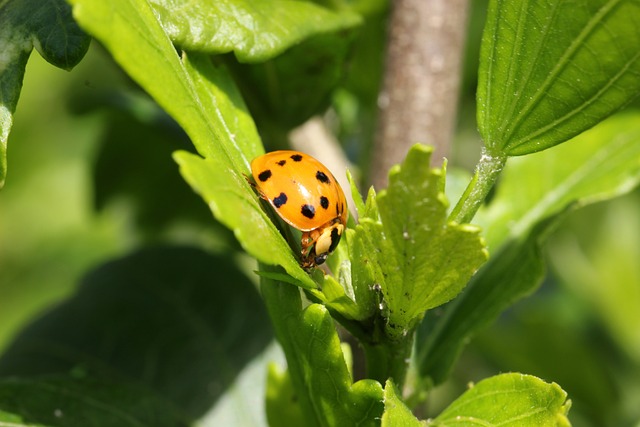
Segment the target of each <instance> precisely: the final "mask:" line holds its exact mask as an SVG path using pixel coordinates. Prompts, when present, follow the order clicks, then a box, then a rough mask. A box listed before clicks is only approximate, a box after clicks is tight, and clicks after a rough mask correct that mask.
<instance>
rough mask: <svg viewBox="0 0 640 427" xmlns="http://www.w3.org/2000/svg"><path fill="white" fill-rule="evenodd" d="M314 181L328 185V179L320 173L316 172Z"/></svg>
mask: <svg viewBox="0 0 640 427" xmlns="http://www.w3.org/2000/svg"><path fill="white" fill-rule="evenodd" d="M316 179H317V180H318V181H320V182H321V183H323V184H329V182H330V181H329V177H328V176H327V175H326V174H325V173H324V172H321V171H318V172H316Z"/></svg>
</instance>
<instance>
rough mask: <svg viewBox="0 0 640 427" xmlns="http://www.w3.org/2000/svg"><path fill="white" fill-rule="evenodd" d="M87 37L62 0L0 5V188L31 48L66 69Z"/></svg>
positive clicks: (82, 52) (12, 0) (79, 56)
mask: <svg viewBox="0 0 640 427" xmlns="http://www.w3.org/2000/svg"><path fill="white" fill-rule="evenodd" d="M89 41H90V38H89V37H88V36H87V35H86V34H84V33H83V32H82V31H81V30H80V28H79V27H78V25H77V24H76V23H75V21H74V20H73V19H72V18H71V8H70V7H69V5H68V4H67V3H66V2H65V1H64V0H50V1H46V2H43V1H40V0H8V1H4V2H2V3H1V4H0V46H2V58H1V59H0V188H2V186H3V185H4V181H5V178H6V174H7V158H6V155H7V140H8V138H9V132H10V130H11V126H12V125H13V113H14V112H15V110H16V105H17V104H18V98H19V97H20V90H21V89H22V80H23V78H24V70H25V67H26V65H27V60H28V59H29V55H31V50H32V49H33V48H34V47H35V48H36V49H37V50H38V52H39V53H40V55H42V57H43V58H44V59H46V60H47V61H48V62H50V63H51V64H53V65H55V66H56V67H60V68H63V69H65V70H69V69H71V68H73V67H74V66H75V65H76V64H77V63H78V62H80V60H81V59H82V58H83V57H84V55H85V53H87V49H88V48H89Z"/></svg>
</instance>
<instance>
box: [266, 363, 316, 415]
mask: <svg viewBox="0 0 640 427" xmlns="http://www.w3.org/2000/svg"><path fill="white" fill-rule="evenodd" d="M267 375H268V377H267V397H266V406H267V420H268V421H269V426H270V427H278V426H283V427H286V426H304V425H307V423H308V421H307V420H308V418H307V417H306V416H305V414H304V413H303V412H302V408H301V407H300V404H299V402H298V401H297V395H296V391H295V389H294V388H293V384H292V383H291V377H290V375H289V373H288V372H287V371H279V370H278V368H277V367H276V366H275V364H271V365H269V371H268V372H267Z"/></svg>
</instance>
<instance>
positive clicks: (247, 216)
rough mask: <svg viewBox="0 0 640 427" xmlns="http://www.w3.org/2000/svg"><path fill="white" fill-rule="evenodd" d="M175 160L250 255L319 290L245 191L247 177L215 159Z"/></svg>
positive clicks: (192, 157) (177, 156)
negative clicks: (225, 166)
mask: <svg viewBox="0 0 640 427" xmlns="http://www.w3.org/2000/svg"><path fill="white" fill-rule="evenodd" d="M174 159H175V160H176V162H178V164H179V165H180V173H181V174H182V176H183V177H184V179H185V180H186V181H187V182H188V183H189V185H191V186H192V187H193V188H194V189H195V190H196V192H198V193H199V194H200V195H201V196H202V197H203V198H204V199H205V201H206V202H207V203H208V204H209V207H210V208H211V210H212V211H213V213H214V215H215V216H216V218H218V220H219V221H220V222H221V223H223V224H224V225H226V226H227V227H229V228H230V229H232V230H234V233H235V235H236V237H237V238H238V240H239V241H240V244H241V245H242V247H243V248H244V249H245V250H246V251H247V252H248V253H249V254H251V255H253V256H255V257H256V258H257V259H258V260H259V261H261V262H264V263H266V264H271V265H280V266H282V267H283V268H284V269H285V270H286V272H287V273H288V274H289V275H290V276H291V277H292V278H294V279H295V280H296V283H297V284H298V285H299V286H301V287H303V288H306V289H315V288H316V287H317V286H316V284H315V282H314V281H313V280H311V278H310V277H309V275H308V274H307V273H306V272H305V271H304V270H303V269H302V268H300V264H299V263H298V260H297V258H296V256H295V255H294V253H293V252H292V250H291V248H290V247H289V245H288V244H287V242H286V241H285V240H284V238H283V237H282V235H281V234H280V232H279V231H278V229H277V228H276V227H275V225H274V224H273V223H272V222H271V221H270V219H269V217H268V216H267V214H266V213H265V212H264V211H263V210H262V208H261V207H260V204H259V200H258V197H257V196H256V194H255V193H254V192H249V191H245V189H244V187H246V186H247V184H246V180H245V177H243V176H240V175H238V174H235V173H230V171H229V170H226V169H225V168H224V167H223V166H222V165H221V164H220V162H219V161H218V159H215V158H208V159H203V158H201V157H199V156H196V155H194V154H191V153H187V152H184V151H180V152H176V153H175V154H174ZM230 179H232V181H230Z"/></svg>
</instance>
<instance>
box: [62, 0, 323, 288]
mask: <svg viewBox="0 0 640 427" xmlns="http://www.w3.org/2000/svg"><path fill="white" fill-rule="evenodd" d="M73 4H74V14H75V16H76V18H77V19H78V22H79V23H80V24H81V25H82V26H83V27H84V28H85V29H86V30H87V31H89V32H90V33H91V34H93V35H94V36H95V37H96V38H98V39H99V40H100V41H101V42H102V43H103V44H104V45H105V47H106V48H107V49H109V51H110V52H111V54H112V55H113V57H114V58H115V60H116V61H117V62H118V63H119V64H120V65H121V66H122V68H123V69H124V70H125V71H126V72H127V73H128V74H129V75H130V76H131V77H132V78H133V79H134V80H136V81H137V82H138V83H139V84H140V85H141V86H142V87H143V88H144V89H145V90H146V91H147V92H148V93H149V94H150V95H151V96H152V97H153V98H154V99H155V100H156V101H157V102H158V104H160V106H161V107H162V108H163V109H164V110H165V111H167V112H168V113H169V114H170V115H171V116H172V117H173V118H174V119H175V120H176V121H177V122H178V124H179V125H180V126H181V127H182V128H183V129H184V130H185V132H186V133H187V135H188V136H189V137H190V138H191V140H192V142H193V144H194V145H195V147H196V149H197V150H198V152H199V153H200V155H201V156H203V157H204V159H202V158H200V157H198V156H195V155H191V154H188V153H183V152H178V153H176V155H175V159H176V161H177V162H178V163H179V164H180V167H181V172H182V174H183V176H184V178H185V179H186V180H187V181H188V182H189V184H191V186H192V187H193V188H194V189H195V190H196V192H198V193H199V194H200V195H201V196H202V197H203V198H204V199H205V201H206V202H207V203H208V204H209V206H210V207H211V209H212V211H213V213H214V215H215V216H216V218H217V219H218V220H219V221H220V222H221V223H222V224H224V225H226V226H227V227H229V228H231V229H232V230H233V231H234V233H235V234H236V237H238V239H239V240H240V243H241V244H242V246H243V247H244V248H245V250H246V251H247V252H248V253H249V254H251V255H252V256H254V257H256V258H257V259H259V260H261V261H263V262H264V263H267V264H280V265H282V266H283V267H284V268H285V270H286V271H287V273H289V274H290V275H291V276H292V277H294V278H295V279H296V280H298V281H299V282H300V285H301V286H303V287H306V288H308V289H312V288H314V287H315V284H314V282H313V281H312V280H311V279H310V278H309V276H308V275H307V274H306V273H305V272H304V271H303V270H302V269H301V268H300V267H299V265H297V261H296V258H295V257H294V256H293V254H292V252H291V250H290V248H289V247H288V245H287V244H286V242H285V240H284V239H283V238H282V236H281V235H280V234H279V232H278V231H277V229H276V227H275V225H274V224H273V223H272V222H271V221H270V220H269V218H268V216H267V215H266V214H265V212H264V211H263V210H262V208H261V207H260V204H259V202H258V198H257V196H256V194H255V192H254V191H253V189H252V188H251V186H250V185H249V184H248V183H247V181H246V179H245V175H248V174H250V172H249V164H250V160H251V159H253V158H254V157H257V156H258V155H260V154H262V152H263V148H262V146H261V143H260V138H259V136H258V133H257V130H256V128H255V125H254V123H253V121H252V119H251V117H250V116H249V114H248V112H247V110H246V107H245V105H244V102H243V101H242V98H241V96H240V94H239V92H238V91H237V89H236V87H235V85H234V83H233V81H232V80H231V77H230V76H229V74H228V73H227V71H226V69H225V68H224V67H215V66H213V65H212V63H211V61H210V59H209V58H208V57H207V56H204V55H198V54H192V55H183V56H182V58H180V57H179V56H178V55H177V54H176V51H175V48H174V47H173V45H172V44H171V42H170V40H169V38H168V37H167V35H166V34H165V33H164V31H163V29H162V27H161V25H160V22H159V21H158V18H157V16H156V14H155V13H154V11H153V10H152V8H151V7H150V6H149V4H148V3H147V2H145V1H143V0H115V1H111V2H103V1H100V0H73ZM132 45H135V46H136V49H130V48H129V46H132ZM150 69H152V70H153V73H150V72H149V70H150Z"/></svg>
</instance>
